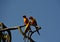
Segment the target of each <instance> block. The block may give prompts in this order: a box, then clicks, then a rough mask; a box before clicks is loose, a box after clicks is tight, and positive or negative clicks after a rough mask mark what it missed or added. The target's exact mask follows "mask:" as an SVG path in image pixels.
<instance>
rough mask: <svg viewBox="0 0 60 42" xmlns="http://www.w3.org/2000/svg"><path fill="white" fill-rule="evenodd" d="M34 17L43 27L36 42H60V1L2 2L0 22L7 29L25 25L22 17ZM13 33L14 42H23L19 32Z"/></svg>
mask: <svg viewBox="0 0 60 42" xmlns="http://www.w3.org/2000/svg"><path fill="white" fill-rule="evenodd" d="M23 15H26V16H27V17H29V16H33V17H35V18H36V20H37V22H38V25H40V26H41V27H42V29H41V30H40V31H39V32H40V33H41V35H40V36H39V35H38V34H37V33H35V34H34V35H33V36H32V38H33V39H34V40H35V41H36V42H60V0H0V22H3V23H4V24H5V25H6V26H7V27H14V26H18V25H22V24H23V18H22V16H23ZM11 32H12V42H23V36H22V35H21V33H20V32H19V31H18V30H14V31H11Z"/></svg>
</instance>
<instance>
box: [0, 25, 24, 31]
mask: <svg viewBox="0 0 60 42" xmlns="http://www.w3.org/2000/svg"><path fill="white" fill-rule="evenodd" d="M19 27H20V28H21V27H24V26H19ZM16 29H18V28H17V27H11V28H4V29H1V30H0V32H1V31H2V32H4V31H8V30H16Z"/></svg>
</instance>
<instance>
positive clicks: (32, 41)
mask: <svg viewBox="0 0 60 42" xmlns="http://www.w3.org/2000/svg"><path fill="white" fill-rule="evenodd" d="M40 29H41V27H40V28H38V29H37V30H40ZM18 30H19V31H20V33H21V34H22V35H23V36H24V37H25V38H28V39H29V40H30V42H35V41H34V40H33V39H32V38H31V37H29V36H27V35H25V34H23V32H22V29H21V28H20V27H18ZM37 30H34V31H32V33H31V35H32V34H33V33H34V32H36V31H37Z"/></svg>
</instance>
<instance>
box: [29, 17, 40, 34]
mask: <svg viewBox="0 0 60 42" xmlns="http://www.w3.org/2000/svg"><path fill="white" fill-rule="evenodd" d="M29 19H30V25H32V26H34V27H35V28H36V30H37V29H38V27H37V26H38V25H37V21H36V20H35V18H33V17H32V16H30V17H29ZM37 33H38V34H39V35H40V33H39V31H38V30H37Z"/></svg>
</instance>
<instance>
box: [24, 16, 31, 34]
mask: <svg viewBox="0 0 60 42" xmlns="http://www.w3.org/2000/svg"><path fill="white" fill-rule="evenodd" d="M23 20H24V25H26V27H25V31H24V34H26V33H27V32H28V31H29V30H31V28H30V23H29V20H28V18H27V17H26V15H24V16H23Z"/></svg>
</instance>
